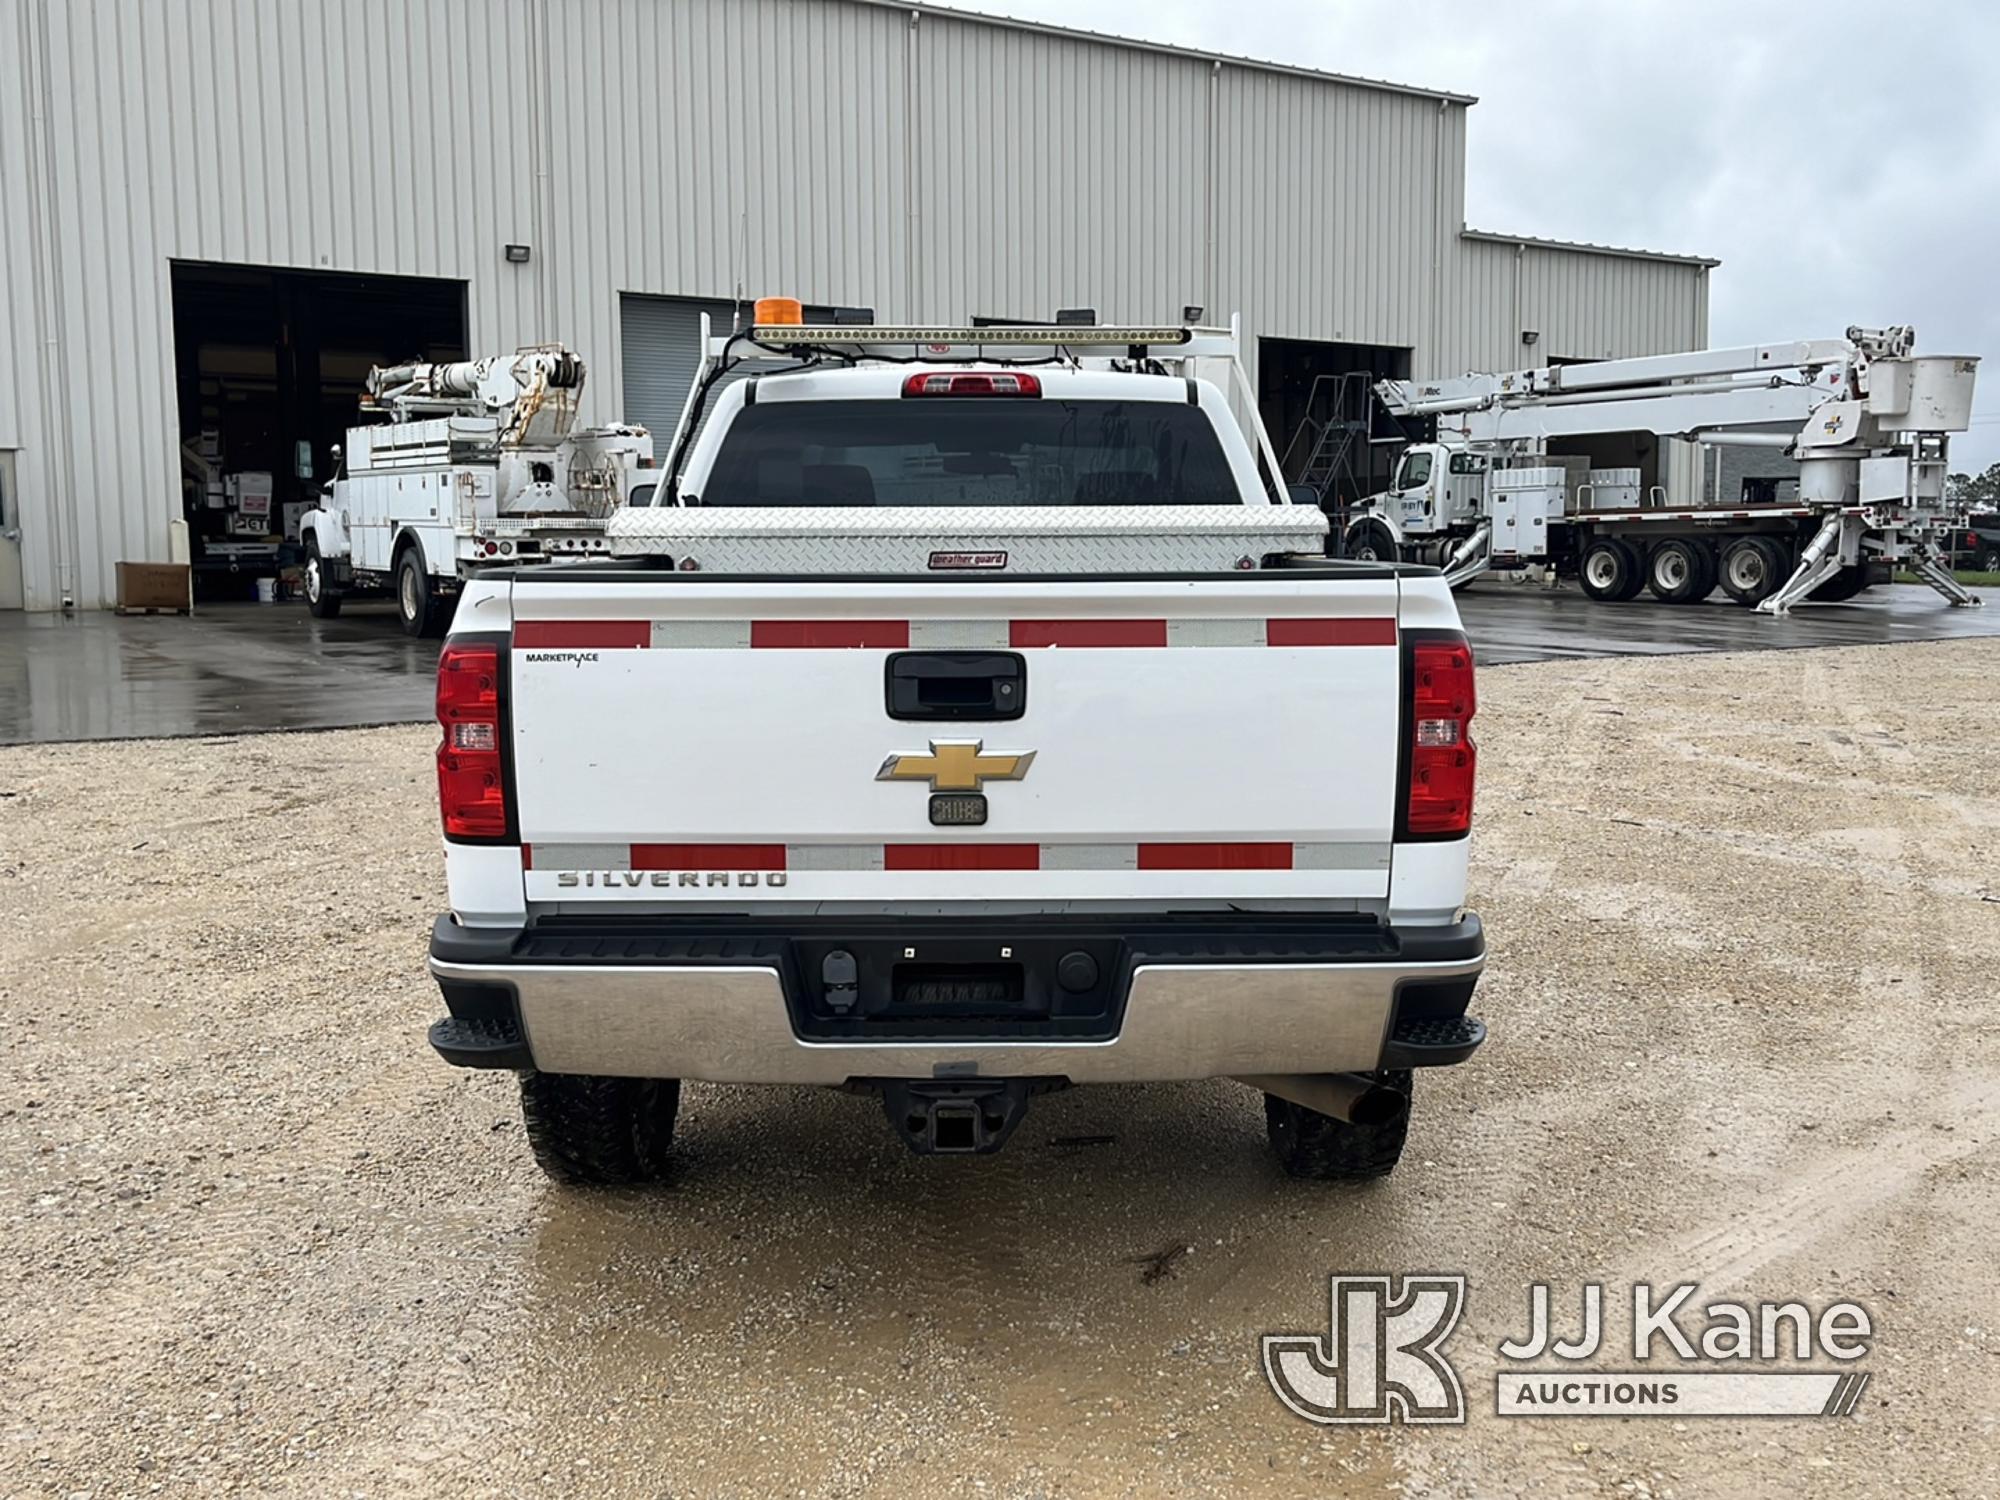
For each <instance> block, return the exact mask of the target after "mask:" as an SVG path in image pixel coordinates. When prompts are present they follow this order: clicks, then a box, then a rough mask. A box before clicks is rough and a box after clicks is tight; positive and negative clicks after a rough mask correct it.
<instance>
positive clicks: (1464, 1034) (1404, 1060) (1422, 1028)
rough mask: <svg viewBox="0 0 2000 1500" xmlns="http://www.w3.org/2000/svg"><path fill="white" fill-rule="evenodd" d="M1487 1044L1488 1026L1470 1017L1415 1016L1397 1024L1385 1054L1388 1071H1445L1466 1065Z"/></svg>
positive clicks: (1383, 1058)
mask: <svg viewBox="0 0 2000 1500" xmlns="http://www.w3.org/2000/svg"><path fill="white" fill-rule="evenodd" d="M1485 1040H1486V1023H1485V1022H1484V1021H1480V1020H1476V1019H1474V1018H1473V1017H1471V1016H1426V1017H1417V1016H1412V1017H1409V1018H1407V1019H1404V1020H1399V1021H1397V1022H1396V1025H1395V1027H1394V1029H1393V1030H1392V1031H1391V1032H1390V1034H1389V1045H1388V1047H1387V1048H1386V1049H1384V1051H1383V1053H1382V1066H1383V1067H1385V1068H1442V1067H1447V1066H1449V1065H1450V1064H1452V1063H1461V1062H1464V1061H1465V1060H1466V1059H1467V1058H1468V1057H1470V1056H1472V1054H1473V1053H1475V1052H1477V1051H1478V1050H1479V1044H1480V1043H1481V1042H1483V1041H1485Z"/></svg>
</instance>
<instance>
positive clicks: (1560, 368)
mask: <svg viewBox="0 0 2000 1500" xmlns="http://www.w3.org/2000/svg"><path fill="white" fill-rule="evenodd" d="M1915 346H1916V330H1915V329H1913V328H1911V327H1909V326H1907V325H1899V326H1896V327H1892V328H1849V329H1848V330H1847V333H1846V336H1845V337H1843V338H1838V339H1802V340H1798V341H1796V342H1793V343H1782V344H1749V345H1745V346H1743V347H1741V348H1736V349H1700V350H1695V351H1693V352H1691V353H1687V354H1662V355H1652V356H1648V357H1644V358H1640V359H1612V360H1603V361H1600V362H1596V363H1590V364H1576V365H1544V366H1541V367H1539V368H1537V369H1531V370H1512V371H1508V372H1505V373H1502V374H1493V375H1464V376H1460V377H1458V378H1457V379H1454V380H1434V381H1423V382H1417V381H1409V380H1384V381H1381V382H1379V383H1378V384H1377V385H1376V387H1375V390H1376V394H1377V395H1378V396H1379V397H1380V398H1381V400H1382V404H1383V405H1384V406H1385V407H1386V408H1388V410H1390V411H1391V412H1394V413H1395V414H1397V415H1398V416H1434V417H1437V418H1438V426H1439V428H1440V430H1441V431H1442V432H1444V433H1447V434H1450V435H1452V436H1455V437H1456V438H1457V439H1458V440H1459V441H1461V442H1464V443H1466V444H1469V445H1475V446H1477V445H1486V444H1494V445H1499V444H1508V443H1534V442H1537V441H1539V440H1541V439H1544V438H1559V437H1576V436H1580V435H1583V434H1586V433H1605V432H1651V433H1655V434H1658V435H1659V436H1662V437H1681V438H1692V439H1696V440H1699V441H1703V442H1711V443H1729V442H1749V443H1758V442H1760V441H1761V442H1764V443H1770V442H1771V439H1772V438H1773V437H1774V436H1775V437H1779V438H1784V439H1786V446H1789V447H1793V448H1803V447H1812V446H1825V444H1824V443H1816V442H1815V441H1814V440H1813V437H1812V435H1811V434H1810V433H1809V431H1808V429H1809V427H1810V424H1811V419H1812V417H1813V415H1814V414H1815V413H1816V412H1818V411H1819V410H1820V409H1821V408H1822V407H1823V406H1825V405H1826V404H1827V403H1828V402H1836V403H1842V404H1844V405H1849V406H1853V407H1855V410H1854V411H1853V412H1852V413H1851V415H1852V418H1853V420H1852V421H1850V422H1847V423H1845V424H1843V429H1844V430H1841V431H1836V432H1834V433H1831V434H1822V435H1821V436H1832V437H1834V438H1836V439H1837V440H1839V441H1840V442H1842V443H1852V442H1854V441H1856V440H1858V439H1860V438H1861V437H1862V426H1863V421H1862V418H1863V417H1864V416H1866V417H1870V418H1874V419H1875V421H1874V422H1873V424H1872V426H1873V427H1874V428H1875V429H1876V430H1877V431H1878V432H1880V433H1888V432H1894V431H1904V430H1921V431H1927V432H1930V431H1938V432H1944V431H1950V432H1958V431H1963V430H1964V427H1965V422H1964V421H1963V420H1958V421H1956V423H1955V424H1954V420H1953V417H1954V413H1953V412H1952V411H1951V410H1948V409H1943V408H1939V409H1926V410H1924V411H1920V412H1911V411H1909V410H1908V409H1907V406H1906V404H1899V403H1901V402H1902V394H1903V393H1902V389H1901V386H1902V383H1901V382H1899V381H1898V380H1895V379H1890V380H1885V381H1882V382H1879V384H1880V385H1881V386H1882V387H1883V389H1882V390H1880V391H1877V390H1876V389H1875V387H1876V385H1877V384H1878V382H1875V381H1874V380H1872V379H1871V371H1872V370H1873V369H1875V368H1876V367H1877V366H1884V365H1886V366H1888V367H1889V368H1890V369H1891V370H1892V371H1897V370H1906V369H1907V368H1908V367H1909V366H1911V365H1912V364H1918V363H1924V362H1923V361H1916V360H1913V358H1912V351H1913V350H1914V348H1915ZM1969 391H1970V385H1969V371H1968V372H1967V393H1968V402H1967V404H1968V406H1969ZM1774 429H1790V435H1789V437H1787V434H1785V433H1784V432H1782V431H1778V432H1774ZM1773 445H1775V444H1773Z"/></svg>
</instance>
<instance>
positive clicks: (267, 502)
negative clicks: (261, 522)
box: [236, 490, 271, 516]
mask: <svg viewBox="0 0 2000 1500" xmlns="http://www.w3.org/2000/svg"><path fill="white" fill-rule="evenodd" d="M236 508H237V509H238V510H239V511H241V512H242V513H243V514H244V515H246V516H268V515H270V513H271V492H270V491H269V490H266V491H265V492H264V493H263V494H261V495H260V494H256V493H254V492H253V491H250V490H245V491H244V492H243V493H242V494H240V495H238V496H237V497H236Z"/></svg>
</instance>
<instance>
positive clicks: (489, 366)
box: [300, 344, 659, 635]
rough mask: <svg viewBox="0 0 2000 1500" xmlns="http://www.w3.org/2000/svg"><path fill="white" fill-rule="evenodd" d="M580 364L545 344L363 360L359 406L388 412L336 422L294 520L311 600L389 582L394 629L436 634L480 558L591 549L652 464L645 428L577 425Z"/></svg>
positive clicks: (644, 482) (600, 545) (644, 491)
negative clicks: (321, 474) (450, 358)
mask: <svg viewBox="0 0 2000 1500" xmlns="http://www.w3.org/2000/svg"><path fill="white" fill-rule="evenodd" d="M584 375H585V369H584V363H583V360H582V359H580V358H579V357H578V356H576V355H574V354H572V353H570V352H569V351H568V350H567V349H564V348H563V347H562V346H561V345H559V344H547V345H539V346H536V347H533V348H527V349H521V350H518V351H516V352H515V353H514V354H513V355H511V356H506V355H496V356H493V357H490V358H487V359H480V360H462V361H458V362H455V363H450V364H404V365H378V366H377V367H375V368H374V369H372V370H370V371H369V373H368V383H367V392H366V397H365V400H364V402H363V410H364V412H366V413H368V414H369V415H372V416H377V417H386V418H388V420H387V421H383V422H378V423H375V424H374V425H369V426H361V427H352V428H349V429H348V434H347V444H346V447H345V449H344V450H343V451H342V452H340V453H339V454H338V455H337V456H338V458H339V460H340V463H341V473H340V477H339V478H337V479H336V480H335V481H334V483H333V484H332V485H330V486H328V489H327V494H326V496H325V501H324V503H323V504H321V505H319V506H317V507H315V508H314V509H312V510H310V511H308V512H306V514H305V516H304V517H303V519H302V520H301V522H300V534H301V537H302V539H303V541H304V542H305V546H306V562H305V585H306V603H307V605H308V606H309V607H310V609H311V611H312V613H313V614H314V615H317V616H319V617H321V618H327V617H331V616H334V615H338V614H339V613H340V607H341V603H342V601H343V600H344V599H345V598H346V597H347V596H348V595H350V594H359V593H370V592H387V593H389V594H390V595H391V596H392V597H393V598H394V599H395V601H396V609H397V616H398V619H399V620H400V621H401V623H402V627H403V629H404V631H405V632H406V633H407V634H410V635H429V634H435V633H437V632H439V631H441V630H442V629H443V627H444V625H445V624H446V622H447V621H448V620H449V619H450V618H451V606H452V603H453V601H454V600H455V599H456V597H457V594H458V590H459V587H460V585H461V584H462V583H463V581H464V580H465V579H466V578H468V577H471V576H473V575H475V574H477V573H478V572H479V571H480V570H482V569H485V568H492V567H511V566H513V565H514V564H516V563H521V562H532V561H541V560H545V559H547V560H561V559H569V558H578V557H590V556H600V555H603V554H604V552H605V551H606V545H605V541H604V522H605V518H606V517H607V516H608V515H609V514H610V513H611V512H612V511H613V510H615V509H617V508H619V507H620V506H623V505H625V504H628V503H631V502H632V501H634V500H635V499H636V498H639V497H641V496H648V497H649V496H650V491H651V489H652V487H653V486H654V485H655V484H657V482H658V479H659V475H658V474H657V472H655V471H654V470H653V469H652V468H651V464H652V461H653V441H652V438H651V436H650V435H649V434H648V433H647V432H646V430H645V429H644V428H642V427H627V426H610V427H590V428H579V427H577V426H576V425H575V424H576V418H577V412H578V409H579V404H580V402H581V401H582V397H583V382H584Z"/></svg>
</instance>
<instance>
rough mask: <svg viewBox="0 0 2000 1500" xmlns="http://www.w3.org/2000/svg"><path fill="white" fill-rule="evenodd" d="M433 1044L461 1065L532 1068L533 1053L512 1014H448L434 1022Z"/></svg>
mask: <svg viewBox="0 0 2000 1500" xmlns="http://www.w3.org/2000/svg"><path fill="white" fill-rule="evenodd" d="M430 1037H431V1046H432V1047H434V1048H436V1049H437V1055H438V1056H439V1057H442V1058H443V1059H444V1060H445V1061H446V1062H448V1063H450V1064H451V1065H452V1066H453V1067H457V1068H515V1069H523V1068H532V1067H534V1065H535V1059H534V1056H533V1054H531V1053H530V1052H529V1051H528V1039H527V1038H526V1037H525V1036H523V1035H521V1025H520V1023H519V1022H518V1021H516V1020H514V1019H513V1018H512V1017H506V1018H499V1017H478V1018H473V1019H465V1018H463V1017H459V1016H446V1017H445V1018H444V1019H443V1020H442V1021H434V1022H432V1023H431V1032H430Z"/></svg>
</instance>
